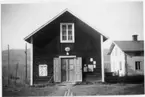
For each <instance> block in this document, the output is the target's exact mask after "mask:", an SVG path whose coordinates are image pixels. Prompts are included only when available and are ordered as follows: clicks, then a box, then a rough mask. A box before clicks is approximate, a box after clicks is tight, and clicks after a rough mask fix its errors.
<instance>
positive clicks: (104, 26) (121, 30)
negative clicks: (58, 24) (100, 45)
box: [1, 0, 143, 50]
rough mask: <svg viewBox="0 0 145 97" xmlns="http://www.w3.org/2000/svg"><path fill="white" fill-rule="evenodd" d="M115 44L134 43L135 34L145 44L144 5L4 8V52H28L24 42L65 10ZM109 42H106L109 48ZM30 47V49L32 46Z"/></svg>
mask: <svg viewBox="0 0 145 97" xmlns="http://www.w3.org/2000/svg"><path fill="white" fill-rule="evenodd" d="M66 8H67V9H69V10H70V11H71V12H73V13H74V14H75V15H76V16H78V17H79V18H80V19H81V20H83V21H84V22H86V23H87V24H89V25H90V26H92V27H93V28H95V29H96V30H97V31H99V32H100V33H102V34H104V35H106V36H107V37H109V39H111V40H132V35H133V34H138V39H139V40H143V2H141V1H139V2H137V1H130V2H129V1H123V2H121V1H119V2H117V0H116V1H102V2H101V1H100V2H98V1H97V0H91V1H90V0H77V1H75V0H74V1H72V0H62V1H61V2H58V1H56V0H54V2H52V1H51V2H45V3H30V4H28V3H27V4H18V3H17V4H14V3H13V4H10V3H9V4H2V5H1V25H2V26H1V28H2V30H1V32H2V50H5V49H7V45H8V44H9V45H10V49H25V43H26V42H25V41H24V38H25V37H26V36H28V35H29V34H30V33H32V32H33V31H35V30H36V29H37V28H39V27H40V26H41V25H43V24H44V23H46V22H47V21H49V20H50V19H52V18H53V17H54V16H56V15H57V14H59V13H61V12H62V11H63V10H64V9H66ZM108 44H109V42H108V43H107V42H106V44H105V45H106V47H108V46H109V45H108ZM28 47H29V46H28Z"/></svg>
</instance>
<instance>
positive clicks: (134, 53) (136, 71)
mask: <svg viewBox="0 0 145 97" xmlns="http://www.w3.org/2000/svg"><path fill="white" fill-rule="evenodd" d="M132 37H133V40H132V41H114V42H113V43H112V45H111V46H110V50H109V53H108V54H109V55H110V62H111V65H110V68H111V72H113V74H117V75H119V76H125V75H143V74H144V41H143V40H138V39H137V35H133V36H132Z"/></svg>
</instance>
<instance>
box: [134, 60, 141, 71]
mask: <svg viewBox="0 0 145 97" xmlns="http://www.w3.org/2000/svg"><path fill="white" fill-rule="evenodd" d="M135 69H136V70H140V61H136V62H135Z"/></svg>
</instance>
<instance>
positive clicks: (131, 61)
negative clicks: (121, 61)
mask: <svg viewBox="0 0 145 97" xmlns="http://www.w3.org/2000/svg"><path fill="white" fill-rule="evenodd" d="M135 61H140V62H141V64H140V65H141V66H140V68H141V69H140V70H136V69H135ZM127 66H128V67H127V68H128V71H127V72H128V75H136V74H141V75H142V74H144V57H143V56H135V57H131V56H127Z"/></svg>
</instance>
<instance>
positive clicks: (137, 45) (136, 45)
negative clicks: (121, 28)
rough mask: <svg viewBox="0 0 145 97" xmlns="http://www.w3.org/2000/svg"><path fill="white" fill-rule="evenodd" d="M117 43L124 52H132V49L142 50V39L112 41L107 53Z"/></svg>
mask: <svg viewBox="0 0 145 97" xmlns="http://www.w3.org/2000/svg"><path fill="white" fill-rule="evenodd" d="M115 45H117V46H118V47H119V48H120V49H121V50H123V51H124V52H132V51H144V41H143V40H140V41H114V43H112V45H111V47H110V50H109V53H108V54H111V52H112V50H113V48H114V46H115Z"/></svg>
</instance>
